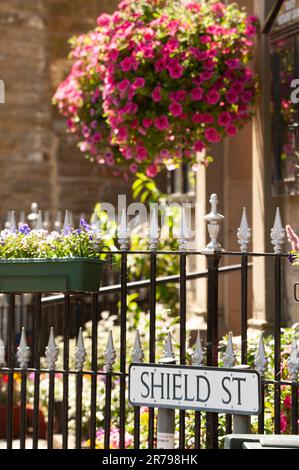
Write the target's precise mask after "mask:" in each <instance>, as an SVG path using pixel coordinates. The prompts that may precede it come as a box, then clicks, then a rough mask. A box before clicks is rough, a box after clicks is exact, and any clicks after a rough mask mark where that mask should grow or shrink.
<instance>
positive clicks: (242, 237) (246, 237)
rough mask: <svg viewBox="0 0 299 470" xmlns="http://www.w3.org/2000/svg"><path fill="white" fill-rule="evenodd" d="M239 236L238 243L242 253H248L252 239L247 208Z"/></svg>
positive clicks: (244, 210)
mask: <svg viewBox="0 0 299 470" xmlns="http://www.w3.org/2000/svg"><path fill="white" fill-rule="evenodd" d="M237 236H238V243H239V245H240V251H241V253H247V252H248V245H249V243H250V239H251V228H249V224H248V220H247V212H246V207H244V208H243V215H242V219H241V224H240V227H239V228H238V233H237Z"/></svg>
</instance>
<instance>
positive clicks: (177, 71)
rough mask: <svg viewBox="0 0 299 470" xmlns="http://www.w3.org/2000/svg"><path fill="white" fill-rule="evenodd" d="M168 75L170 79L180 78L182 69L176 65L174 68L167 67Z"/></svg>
mask: <svg viewBox="0 0 299 470" xmlns="http://www.w3.org/2000/svg"><path fill="white" fill-rule="evenodd" d="M168 73H169V75H170V77H171V78H181V77H182V75H183V73H184V68H183V67H182V66H181V65H179V64H177V65H175V66H174V67H168Z"/></svg>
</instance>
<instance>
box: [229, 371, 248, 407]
mask: <svg viewBox="0 0 299 470" xmlns="http://www.w3.org/2000/svg"><path fill="white" fill-rule="evenodd" d="M232 381H233V382H238V405H242V400H241V382H246V379H245V377H244V378H237V377H235V378H233V380H232Z"/></svg>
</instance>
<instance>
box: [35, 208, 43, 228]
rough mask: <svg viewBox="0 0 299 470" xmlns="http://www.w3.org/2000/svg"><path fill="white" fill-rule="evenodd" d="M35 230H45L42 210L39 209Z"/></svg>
mask: <svg viewBox="0 0 299 470" xmlns="http://www.w3.org/2000/svg"><path fill="white" fill-rule="evenodd" d="M35 230H43V216H42V211H38V216H37V219H36V226H35Z"/></svg>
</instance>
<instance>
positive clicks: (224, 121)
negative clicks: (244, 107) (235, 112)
mask: <svg viewBox="0 0 299 470" xmlns="http://www.w3.org/2000/svg"><path fill="white" fill-rule="evenodd" d="M231 122H232V116H231V114H230V113H228V112H227V111H225V112H224V113H221V114H220V115H219V118H218V124H219V126H222V127H226V126H227V125H228V124H230V123H231Z"/></svg>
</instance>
